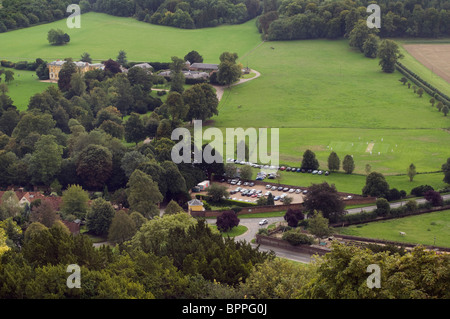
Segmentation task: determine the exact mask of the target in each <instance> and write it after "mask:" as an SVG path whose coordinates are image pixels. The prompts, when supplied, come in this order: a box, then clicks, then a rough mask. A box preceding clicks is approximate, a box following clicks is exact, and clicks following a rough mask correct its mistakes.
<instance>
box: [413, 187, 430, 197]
mask: <svg viewBox="0 0 450 319" xmlns="http://www.w3.org/2000/svg"><path fill="white" fill-rule="evenodd" d="M430 190H431V191H433V190H434V188H433V187H432V186H430V185H420V186H417V187H414V188H413V189H412V190H411V195H414V196H417V197H421V196H423V195H425V193H426V192H428V191H430Z"/></svg>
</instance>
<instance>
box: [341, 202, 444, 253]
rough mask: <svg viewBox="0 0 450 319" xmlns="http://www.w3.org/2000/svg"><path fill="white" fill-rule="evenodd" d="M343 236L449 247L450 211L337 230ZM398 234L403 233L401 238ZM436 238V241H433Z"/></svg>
mask: <svg viewBox="0 0 450 319" xmlns="http://www.w3.org/2000/svg"><path fill="white" fill-rule="evenodd" d="M339 232H340V233H341V234H345V235H352V236H360V237H368V238H377V239H385V240H392V241H399V242H404V243H413V244H423V245H434V244H435V245H436V246H441V247H450V210H446V211H441V212H434V213H429V214H422V215H417V216H411V217H404V218H398V219H391V220H386V221H380V222H373V223H368V224H362V225H357V226H349V227H344V228H339ZM400 232H405V233H406V235H405V236H401V235H400ZM435 238H436V241H435Z"/></svg>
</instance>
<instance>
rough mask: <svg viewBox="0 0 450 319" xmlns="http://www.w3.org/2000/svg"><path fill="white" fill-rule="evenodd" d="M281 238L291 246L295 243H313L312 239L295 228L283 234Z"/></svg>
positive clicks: (295, 244)
mask: <svg viewBox="0 0 450 319" xmlns="http://www.w3.org/2000/svg"><path fill="white" fill-rule="evenodd" d="M282 238H283V240H285V241H287V242H288V243H289V244H291V245H293V246H297V245H312V244H313V243H314V239H313V238H311V237H310V236H308V235H306V234H302V233H300V232H299V231H296V230H290V231H287V232H285V233H284V234H283V237H282Z"/></svg>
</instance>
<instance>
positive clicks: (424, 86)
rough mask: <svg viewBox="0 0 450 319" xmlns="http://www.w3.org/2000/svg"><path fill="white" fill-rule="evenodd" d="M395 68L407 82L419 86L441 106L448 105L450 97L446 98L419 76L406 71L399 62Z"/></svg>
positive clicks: (408, 70)
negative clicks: (441, 104)
mask: <svg viewBox="0 0 450 319" xmlns="http://www.w3.org/2000/svg"><path fill="white" fill-rule="evenodd" d="M396 67H397V70H398V71H399V72H400V73H401V74H403V75H404V76H406V77H407V78H408V79H409V80H411V81H412V82H414V83H415V84H417V85H418V86H420V87H421V88H422V89H424V90H425V92H427V93H428V94H429V95H431V96H432V97H434V98H435V99H436V100H439V101H441V102H442V103H443V104H446V105H450V97H448V96H447V95H446V94H445V93H442V92H441V91H440V90H438V89H437V88H435V87H434V86H433V85H431V84H430V83H428V82H427V81H425V80H424V79H422V78H421V77H420V76H419V75H417V74H416V73H414V72H413V71H411V70H410V69H408V68H407V67H406V66H404V65H403V64H401V63H400V62H397V64H396Z"/></svg>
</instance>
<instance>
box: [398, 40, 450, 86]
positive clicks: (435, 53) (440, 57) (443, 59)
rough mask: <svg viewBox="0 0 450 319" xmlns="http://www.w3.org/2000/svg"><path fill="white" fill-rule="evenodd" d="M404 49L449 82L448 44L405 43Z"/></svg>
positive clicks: (449, 57) (449, 46) (449, 61)
mask: <svg viewBox="0 0 450 319" xmlns="http://www.w3.org/2000/svg"><path fill="white" fill-rule="evenodd" d="M403 48H405V50H406V51H408V53H409V54H411V55H412V56H413V57H414V58H415V59H416V60H417V61H419V62H420V63H422V64H423V65H424V66H426V67H427V68H428V69H430V71H432V72H433V73H434V74H436V75H438V76H440V77H441V78H443V79H444V80H445V81H447V82H448V83H450V44H405V45H403Z"/></svg>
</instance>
